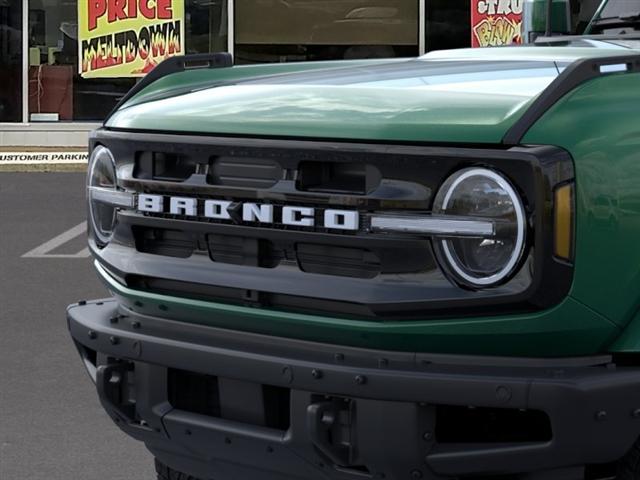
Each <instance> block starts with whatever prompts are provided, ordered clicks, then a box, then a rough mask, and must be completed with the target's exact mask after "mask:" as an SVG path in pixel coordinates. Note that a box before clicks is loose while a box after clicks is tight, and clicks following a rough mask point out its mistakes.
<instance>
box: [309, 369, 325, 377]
mask: <svg viewBox="0 0 640 480" xmlns="http://www.w3.org/2000/svg"><path fill="white" fill-rule="evenodd" d="M311 376H312V377H313V378H315V379H316V380H320V379H321V378H322V370H317V369H315V368H314V369H313V370H311Z"/></svg>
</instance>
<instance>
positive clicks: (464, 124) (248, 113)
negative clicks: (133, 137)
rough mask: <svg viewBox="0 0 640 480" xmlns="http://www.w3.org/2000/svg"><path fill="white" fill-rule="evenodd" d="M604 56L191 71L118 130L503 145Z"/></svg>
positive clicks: (119, 121) (459, 54)
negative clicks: (562, 86)
mask: <svg viewBox="0 0 640 480" xmlns="http://www.w3.org/2000/svg"><path fill="white" fill-rule="evenodd" d="M628 53H629V51H628V50H612V49H608V48H607V49H600V48H566V47H565V48H562V47H549V48H542V47H516V48H500V49H484V50H480V49H476V50H470V49H469V50H452V51H443V52H433V53H432V54H429V55H426V56H424V57H421V58H418V59H411V60H397V59H396V60H387V61H380V60H377V61H357V62H326V63H322V62H319V63H314V64H289V65H273V66H264V65H263V66H251V67H233V68H228V69H220V70H204V71H187V72H182V73H177V74H174V75H170V76H169V77H165V78H163V79H161V80H159V81H158V82H156V83H154V84H152V85H150V86H149V87H147V88H146V89H144V90H142V91H141V92H140V93H139V94H138V95H136V96H135V97H133V98H132V99H131V100H130V101H128V102H127V103H126V104H125V105H124V106H123V107H122V108H121V109H120V110H119V111H117V112H116V113H115V114H114V115H113V116H112V117H111V118H110V119H109V120H108V121H107V122H106V124H105V126H106V127H108V128H117V129H127V130H145V131H164V132H184V133H197V134H212V135H214V134H221V135H226V134H234V135H243V136H287V137H306V138H325V139H330V138H332V139H359V140H386V141H417V142H441V143H444V142H446V143H449V142H465V143H494V144H495V143H500V141H501V140H502V137H503V136H504V134H505V132H506V131H507V130H508V129H509V127H510V126H511V125H513V124H514V122H516V121H517V120H518V118H520V116H521V115H522V113H523V112H524V111H525V110H526V108H527V106H528V104H529V103H530V102H531V101H532V100H533V99H534V98H535V97H536V96H537V95H539V94H540V92H542V91H543V90H544V89H545V88H546V87H547V86H548V85H549V84H550V83H551V82H552V81H553V80H554V78H555V77H556V76H557V75H558V74H559V72H560V71H561V70H562V68H564V67H565V66H566V65H568V64H569V63H571V62H572V61H575V60H577V59H579V58H584V57H587V56H604V55H616V54H620V55H622V54H628Z"/></svg>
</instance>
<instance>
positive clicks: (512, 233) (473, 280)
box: [433, 168, 526, 288]
mask: <svg viewBox="0 0 640 480" xmlns="http://www.w3.org/2000/svg"><path fill="white" fill-rule="evenodd" d="M433 213H434V214H436V215H437V214H441V215H447V216H455V217H464V218H469V219H474V218H483V219H486V220H491V221H493V222H494V224H495V227H496V228H495V231H494V234H493V235H490V236H486V237H468V236H467V237H460V238H454V237H452V238H444V239H436V240H434V246H435V250H436V255H437V256H438V258H439V260H440V263H441V265H442V267H443V269H444V270H445V271H446V272H447V273H448V274H449V275H450V276H452V277H453V278H454V280H455V281H456V282H458V283H460V284H462V285H465V286H468V287H471V288H482V287H490V286H494V285H497V284H499V283H500V282H503V281H504V280H505V279H507V278H509V276H510V275H511V274H513V273H514V271H515V269H516V267H517V266H518V263H519V261H520V259H521V258H522V254H523V252H524V247H525V235H526V218H525V212H524V207H523V206H522V201H521V199H520V197H519V195H518V194H517V192H516V191H515V189H514V188H513V187H512V186H511V183H509V181H508V180H507V179H506V178H504V177H503V176H502V175H500V174H499V173H496V172H494V171H492V170H488V169H486V168H466V169H463V170H460V171H458V172H456V173H454V174H453V175H451V176H450V177H449V178H448V179H447V181H446V182H445V183H444V184H443V185H442V187H441V188H440V190H439V191H438V194H437V195H436V199H435V202H434V209H433Z"/></svg>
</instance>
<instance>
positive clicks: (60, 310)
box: [0, 173, 155, 480]
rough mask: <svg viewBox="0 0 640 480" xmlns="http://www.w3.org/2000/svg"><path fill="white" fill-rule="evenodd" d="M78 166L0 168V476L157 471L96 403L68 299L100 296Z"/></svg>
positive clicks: (84, 478) (39, 478)
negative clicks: (73, 334)
mask: <svg viewBox="0 0 640 480" xmlns="http://www.w3.org/2000/svg"><path fill="white" fill-rule="evenodd" d="M84 216H85V203H84V174H83V173H0V325H1V330H0V479H2V480H45V479H46V480H63V479H64V480H71V479H74V480H75V479H78V480H93V479H100V480H103V479H107V478H108V479H109V480H120V479H122V480H125V479H126V480H143V479H151V478H155V473H154V469H153V460H152V458H151V456H150V454H148V452H147V451H146V449H145V448H144V446H143V445H142V444H141V443H138V442H136V441H134V440H131V439H130V438H128V437H127V436H125V435H124V434H122V433H121V432H120V431H119V430H118V429H117V428H116V427H115V426H114V425H113V423H112V422H111V421H110V420H109V419H108V418H107V415H106V414H105V413H104V412H103V410H102V408H101V407H100V405H99V402H98V399H97V396H96V393H95V389H94V386H93V384H92V383H91V381H90V380H89V377H88V376H87V374H86V373H85V371H84V368H83V367H82V365H81V362H80V360H79V357H78V355H77V353H76V351H75V349H74V346H73V344H72V342H71V340H70V337H69V335H68V333H67V326H66V319H65V307H66V305H68V304H69V303H72V302H75V301H78V300H80V299H90V298H97V297H104V296H107V292H106V290H105V289H104V288H103V287H102V285H101V284H100V283H99V282H98V280H97V277H96V276H95V274H94V273H93V270H92V266H91V260H90V258H89V256H88V252H87V251H86V249H85V234H84V226H83V225H82V224H83V221H84Z"/></svg>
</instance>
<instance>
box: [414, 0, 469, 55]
mask: <svg viewBox="0 0 640 480" xmlns="http://www.w3.org/2000/svg"><path fill="white" fill-rule="evenodd" d="M425 36H426V47H427V51H428V52H430V51H432V50H449V49H452V48H467V47H470V46H471V0H426V12H425Z"/></svg>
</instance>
